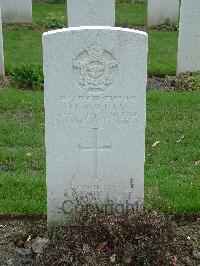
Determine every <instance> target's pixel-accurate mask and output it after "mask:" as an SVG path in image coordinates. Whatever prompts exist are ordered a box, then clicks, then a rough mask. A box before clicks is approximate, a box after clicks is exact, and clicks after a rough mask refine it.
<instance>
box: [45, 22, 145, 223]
mask: <svg viewBox="0 0 200 266" xmlns="http://www.w3.org/2000/svg"><path fill="white" fill-rule="evenodd" d="M43 48H44V75H45V113H46V121H45V125H46V135H45V136H46V152H47V166H46V167H47V190H48V223H49V224H50V225H57V224H64V223H65V222H66V219H67V218H66V217H67V215H66V214H68V213H70V208H71V203H70V202H68V201H67V198H66V195H69V194H70V191H76V193H77V194H80V195H81V196H82V195H90V197H91V198H92V200H94V202H97V203H101V204H102V205H103V206H105V205H104V203H105V202H106V200H107V201H108V202H112V201H113V202H114V203H113V209H114V211H116V212H117V211H120V210H119V209H120V208H121V209H122V211H123V210H124V209H125V208H126V207H127V204H129V203H130V204H133V203H136V202H142V201H143V190H144V155H145V116H146V111H145V106H146V78H147V34H146V33H144V32H140V31H135V30H129V29H122V28H112V27H79V28H68V29H62V30H57V31H51V32H49V33H44V35H43ZM119 204H121V205H119ZM125 205H126V206H125ZM117 209H118V210H117Z"/></svg>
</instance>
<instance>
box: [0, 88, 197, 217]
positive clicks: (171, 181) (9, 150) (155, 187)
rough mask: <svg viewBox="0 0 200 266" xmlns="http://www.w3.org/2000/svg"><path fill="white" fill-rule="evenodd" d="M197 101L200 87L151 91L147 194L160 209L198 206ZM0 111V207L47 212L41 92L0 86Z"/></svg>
mask: <svg viewBox="0 0 200 266" xmlns="http://www.w3.org/2000/svg"><path fill="white" fill-rule="evenodd" d="M188 99H189V100H188ZM199 106H200V97H199V94H198V92H190V93H187V92H185V93H176V92H171V93H167V92H160V91H157V92H155V91H148V100H147V131H146V148H147V149H146V167H145V190H146V194H145V195H146V202H147V203H149V202H151V203H152V204H153V206H154V207H155V209H157V210H162V211H163V210H164V211H170V212H171V213H192V212H199V211H200V204H199V202H200V175H199V171H200V164H199V165H196V164H195V162H196V161H198V160H199V159H200V142H199V121H200V110H199ZM0 110H1V111H0V119H1V123H0V147H1V148H0V212H3V213H9V212H25V213H43V212H45V211H46V188H45V149H44V110H43V92H24V91H20V90H13V89H10V90H2V91H0ZM179 140H180V141H179ZM156 141H161V143H160V145H159V146H157V147H152V144H153V143H154V142H156Z"/></svg>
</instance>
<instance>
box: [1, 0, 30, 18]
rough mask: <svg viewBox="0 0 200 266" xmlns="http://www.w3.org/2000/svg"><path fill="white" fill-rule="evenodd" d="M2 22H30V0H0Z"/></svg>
mask: <svg viewBox="0 0 200 266" xmlns="http://www.w3.org/2000/svg"><path fill="white" fill-rule="evenodd" d="M0 7H1V12H2V21H3V23H32V0H0Z"/></svg>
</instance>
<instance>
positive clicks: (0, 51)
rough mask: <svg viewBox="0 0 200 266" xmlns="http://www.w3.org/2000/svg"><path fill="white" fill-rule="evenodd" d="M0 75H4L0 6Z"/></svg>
mask: <svg viewBox="0 0 200 266" xmlns="http://www.w3.org/2000/svg"><path fill="white" fill-rule="evenodd" d="M0 76H1V77H4V76H5V69H4V51H3V33H2V21H1V8H0Z"/></svg>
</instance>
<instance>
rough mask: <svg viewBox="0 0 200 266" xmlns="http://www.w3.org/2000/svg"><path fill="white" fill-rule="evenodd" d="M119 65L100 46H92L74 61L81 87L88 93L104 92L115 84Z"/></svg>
mask: <svg viewBox="0 0 200 266" xmlns="http://www.w3.org/2000/svg"><path fill="white" fill-rule="evenodd" d="M117 66H118V63H117V61H116V60H115V58H114V56H113V55H112V54H111V53H109V52H108V51H106V50H103V49H102V48H101V46H99V45H92V46H90V47H89V48H88V49H86V50H84V51H83V52H82V53H80V54H79V55H78V56H77V58H76V59H75V60H74V61H73V67H74V70H75V73H76V78H77V80H78V83H79V85H80V86H81V87H82V88H83V89H85V90H86V91H88V92H102V91H104V90H106V89H107V88H108V87H109V86H110V85H111V84H112V82H113V80H114V76H115V74H116V72H117Z"/></svg>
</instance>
